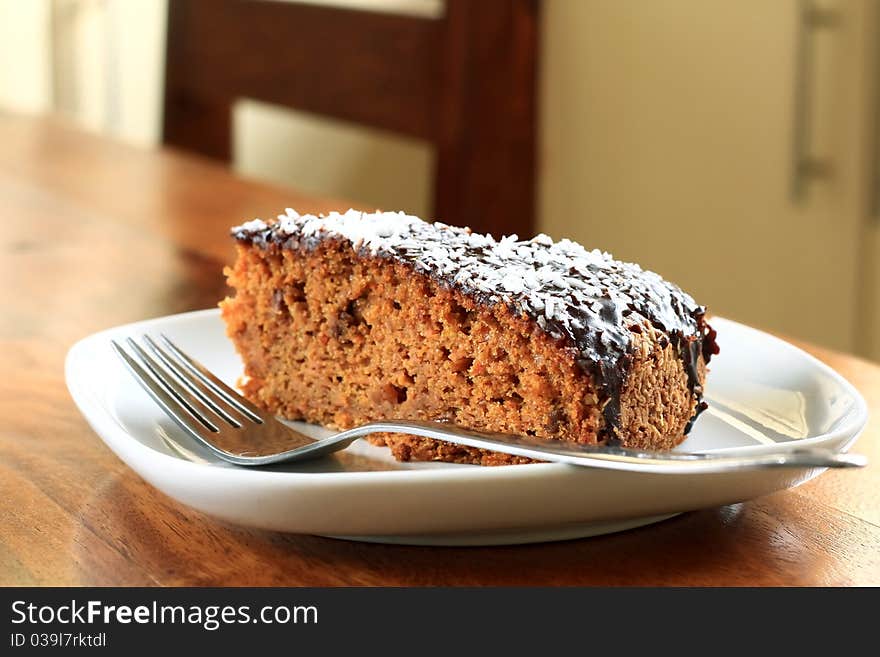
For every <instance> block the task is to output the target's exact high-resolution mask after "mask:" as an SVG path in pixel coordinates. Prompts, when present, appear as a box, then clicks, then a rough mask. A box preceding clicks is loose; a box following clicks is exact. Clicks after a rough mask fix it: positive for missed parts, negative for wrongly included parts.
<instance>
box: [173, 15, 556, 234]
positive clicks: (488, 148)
mask: <svg viewBox="0 0 880 657" xmlns="http://www.w3.org/2000/svg"><path fill="white" fill-rule="evenodd" d="M538 1H539V0H477V1H475V0H446V3H445V11H444V13H443V15H442V16H441V17H439V18H426V17H419V16H407V15H397V14H388V13H374V12H364V11H358V10H354V9H341V8H329V7H325V6H317V5H311V4H300V3H292V2H276V1H270V0H170V2H169V13H168V42H167V58H166V80H165V107H164V130H163V141H164V142H165V143H166V144H169V145H172V146H176V147H181V148H184V149H187V150H191V151H195V152H198V153H201V154H204V155H208V156H211V157H215V158H219V159H222V160H227V161H228V160H229V158H230V156H231V143H232V126H231V123H232V118H231V113H232V104H233V102H234V101H235V99H236V98H251V99H255V100H261V101H265V102H269V103H275V104H278V105H283V106H287V107H291V108H295V109H298V110H304V111H307V112H312V113H315V114H319V115H325V116H330V117H334V118H338V119H342V120H346V121H350V122H353V123H357V124H363V125H367V126H372V127H377V128H383V129H386V130H391V131H394V132H397V133H401V134H404V135H408V136H412V137H417V138H421V139H424V140H427V141H429V142H431V143H432V144H433V145H434V147H435V149H436V160H435V161H436V170H435V172H434V186H433V192H434V216H435V217H437V218H440V219H442V220H443V221H446V222H447V223H452V224H458V225H469V226H471V227H472V228H473V229H474V230H479V231H481V232H485V231H491V232H493V233H494V234H502V233H518V234H519V235H520V236H521V237H525V236H526V235H528V234H530V233H531V232H532V229H533V217H534V212H535V200H534V199H535V160H536V155H535V151H536V149H535V133H536V126H535V122H536V100H535V95H536V75H537V52H538V48H537V46H538V43H537V39H538Z"/></svg>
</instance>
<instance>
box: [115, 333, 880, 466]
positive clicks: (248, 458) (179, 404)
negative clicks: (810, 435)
mask: <svg viewBox="0 0 880 657" xmlns="http://www.w3.org/2000/svg"><path fill="white" fill-rule="evenodd" d="M142 339H143V342H144V344H145V345H146V347H147V348H146V349H144V348H143V347H141V346H140V345H139V344H138V343H137V342H136V341H135V340H133V339H132V338H130V337H129V338H127V339H126V344H127V345H128V348H129V349H130V351H131V353H129V350H127V349H125V348H123V346H122V345H120V344H119V343H118V342H116V341H115V340H113V341H112V345H113V348H114V349H115V350H116V353H117V354H119V356H120V357H121V358H122V361H123V362H124V363H125V366H126V367H127V368H128V369H129V371H130V372H131V373H132V375H133V376H134V378H135V379H136V380H137V382H138V383H139V384H140V385H141V386H142V387H143V388H144V390H145V391H146V392H147V393H148V394H149V395H150V397H152V399H153V401H155V402H156V403H157V404H158V405H159V406H160V407H161V408H162V410H163V411H165V413H167V414H168V416H169V417H170V418H171V419H172V420H174V422H175V423H177V424H178V425H179V426H180V428H181V429H183V430H184V431H185V432H186V433H187V434H188V435H189V436H190V437H191V438H193V439H194V440H196V441H197V442H198V443H200V444H201V445H203V446H204V447H206V448H207V449H208V450H210V451H211V452H212V453H213V454H214V455H216V456H217V457H218V458H220V459H223V460H224V461H228V462H229V463H234V464H236V465H241V466H263V465H270V464H275V463H282V462H289V461H302V460H305V459H313V458H317V457H320V456H324V455H326V454H330V453H332V452H336V451H339V450H342V449H345V448H346V447H348V446H349V445H350V444H351V443H352V442H354V441H355V440H357V439H358V438H362V437H364V436H367V435H369V434H373V433H379V432H391V433H404V434H410V435H416V436H425V437H427V438H437V439H440V440H445V441H447V442H451V443H456V444H460V445H468V446H470V447H479V448H482V449H488V450H494V451H497V452H505V453H508V454H514V455H518V456H525V457H529V458H532V459H537V460H541V461H558V462H563V463H570V464H575V465H581V466H590V467H594V468H606V469H614V470H628V471H635V472H655V473H657V472H661V473H701V472H720V471H732V470H743V469H752V468H764V467H807V468H847V467H861V466H864V465H865V464H866V459H865V458H864V457H863V456H860V455H857V454H846V453H842V452H833V451H831V450H827V449H821V448H802V449H801V448H791V447H788V448H784V447H782V446H780V449H779V450H776V451H773V452H770V453H762V454H756V455H736V454H724V453H721V454H712V453H697V454H694V453H678V452H648V451H639V450H634V449H626V448H621V447H607V446H602V445H580V444H576V443H569V442H563V441H542V440H539V439H534V438H530V437H528V436H515V435H510V434H503V433H492V432H486V431H473V430H471V429H465V428H463V427H459V426H455V425H452V424H447V423H440V422H426V421H417V420H383V421H379V422H370V423H369V424H364V425H362V426H359V427H355V428H354V429H349V430H348V431H343V432H341V433H337V434H336V435H333V436H330V437H329V438H324V439H322V440H315V439H313V438H311V437H309V436H306V435H304V434H302V433H300V432H298V431H296V430H295V429H293V428H291V427H289V426H287V425H285V424H283V423H282V422H280V421H279V420H277V419H276V418H275V417H274V416H272V415H271V414H269V413H266V412H265V411H263V410H262V409H260V408H257V407H256V406H254V405H253V404H251V403H250V402H249V401H247V400H246V399H244V398H243V397H242V396H241V395H239V394H238V393H237V392H235V391H234V390H232V389H231V388H230V387H229V386H227V385H226V384H225V383H223V382H222V381H221V380H220V379H219V378H217V376H215V375H214V374H212V373H211V372H210V371H209V370H208V369H207V368H206V367H205V366H204V365H202V364H200V363H199V362H198V361H196V360H195V359H193V358H192V357H191V356H188V355H187V354H185V353H184V352H183V351H181V350H180V349H179V348H178V347H177V346H176V345H175V344H174V343H173V342H172V341H171V340H170V339H168V338H167V337H166V336H165V335H161V336H160V337H159V339H158V341H157V340H155V339H153V338H151V337H150V336H148V335H144V336H143V338H142ZM160 343H161V344H160ZM166 439H169V440H171V441H172V442H174V439H172V438H170V437H167V436H166Z"/></svg>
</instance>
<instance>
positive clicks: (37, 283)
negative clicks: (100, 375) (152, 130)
mask: <svg viewBox="0 0 880 657" xmlns="http://www.w3.org/2000/svg"><path fill="white" fill-rule="evenodd" d="M341 205H344V204H340V203H337V202H334V201H332V200H328V199H315V198H308V197H304V196H302V195H300V194H297V193H295V192H292V191H285V190H280V189H274V188H271V187H268V186H264V185H261V184H257V183H254V182H250V181H246V180H242V179H241V178H237V177H235V176H233V175H231V174H230V173H228V172H227V171H226V170H225V169H223V168H222V167H220V166H218V165H216V164H212V163H211V162H209V161H207V160H201V159H196V158H193V157H191V156H181V155H179V154H175V153H174V152H169V151H158V152H155V151H154V152H151V151H141V150H136V149H133V148H130V147H126V146H123V145H119V144H116V143H113V142H110V141H106V140H103V139H100V138H98V137H94V136H90V135H87V134H85V133H82V132H79V131H77V130H75V129H73V128H70V127H66V126H64V125H62V124H60V123H57V122H53V121H48V120H38V119H30V118H21V117H16V116H8V115H0V213H2V224H0V225H2V231H0V254H2V255H0V273H2V276H3V285H2V288H0V308H2V312H0V350H2V358H0V584H3V585H292V586H294V585H495V584H500V585H573V584H588V585H594V584H615V585H630V584H635V585H643V584H650V585H878V584H880V549H878V547H880V448H878V440H877V437H878V433H880V423H878V422H880V421H878V419H877V414H876V413H875V417H873V418H872V420H871V422H870V424H869V426H868V428H867V430H866V431H865V433H864V434H863V435H862V437H861V438H860V439H859V441H858V443H857V444H856V446H855V447H854V449H855V450H857V451H859V452H862V453H865V454H867V455H868V457H869V458H870V459H871V465H870V466H869V467H868V468H866V469H863V470H860V471H846V472H828V473H826V474H824V475H822V476H821V477H819V478H818V479H816V480H814V481H812V482H810V483H808V484H806V485H804V486H802V487H800V488H798V489H796V490H792V491H785V492H780V493H777V494H774V495H770V496H767V497H764V498H761V499H759V500H755V501H751V502H747V503H743V504H735V505H731V506H726V507H722V508H718V509H711V510H707V511H700V512H696V513H688V514H684V515H682V516H679V517H677V518H674V519H671V520H668V521H666V522H663V523H660V524H657V525H654V526H650V527H646V528H642V529H636V530H631V531H627V532H623V533H619V534H614V535H610V536H604V537H598V538H591V539H583V540H576V541H567V542H561V543H553V544H543V545H532V546H523V547H494V548H427V547H424V548H423V547H392V546H382V545H370V544H360V543H350V542H345V541H341V540H332V539H323V538H316V537H310V536H294V535H285V534H279V533H272V532H263V531H254V530H248V529H241V528H238V527H232V526H227V525H223V524H219V523H217V522H215V521H213V520H211V519H209V518H206V517H204V516H202V515H200V514H198V513H195V512H193V511H191V510H189V509H187V508H185V507H182V506H181V505H179V504H177V503H176V502H174V501H172V500H170V499H169V498H167V497H165V496H164V495H162V494H161V493H159V492H157V491H156V490H154V489H152V488H151V487H150V486H148V485H147V484H146V483H144V482H143V481H142V480H141V479H140V478H139V477H138V476H137V475H135V474H134V473H133V472H131V471H130V470H129V469H128V468H127V467H126V466H124V465H123V464H122V463H121V462H120V461H119V460H118V459H117V458H116V457H115V456H114V455H113V454H112V453H111V452H110V451H109V450H108V449H107V448H106V447H105V446H104V445H103V443H102V442H101V441H100V439H99V438H98V437H97V436H96V435H95V434H94V433H93V432H92V431H91V429H90V428H89V427H88V425H87V424H86V422H85V420H84V419H83V418H82V417H81V416H80V414H79V412H78V411H77V409H76V407H75V406H74V404H73V402H72V400H71V399H70V396H69V395H68V392H67V389H66V387H65V384H64V374H63V363H64V357H65V354H66V352H67V350H68V348H69V347H70V346H71V345H72V344H73V343H74V342H75V341H76V340H78V339H80V338H82V337H84V336H86V335H88V334H90V333H92V332H94V331H98V330H100V329H104V328H108V327H111V326H114V325H117V324H121V323H124V322H132V321H136V320H140V319H144V318H147V317H152V316H159V315H165V314H169V313H176V312H182V311H186V310H193V309H197V308H205V307H210V306H213V305H215V304H216V303H217V301H218V299H220V298H221V297H222V296H223V295H224V293H225V288H224V282H223V278H222V275H221V267H222V265H223V263H224V262H226V261H227V260H228V258H229V257H230V254H231V244H230V240H229V239H228V237H227V228H228V227H229V226H230V225H232V224H234V223H237V222H239V221H240V220H243V219H249V218H252V217H255V216H272V215H273V214H275V213H277V211H278V210H279V209H280V208H283V207H285V206H295V207H297V208H298V209H299V210H301V211H302V210H310V211H322V210H329V209H331V208H337V207H340V206H341ZM801 346H803V347H804V348H806V349H807V350H808V351H810V352H812V353H813V354H815V355H817V356H818V357H819V358H821V359H822V360H823V361H825V362H826V363H828V364H830V365H831V366H832V367H834V368H835V369H837V370H838V371H839V372H841V373H842V374H843V375H844V376H846V377H847V378H848V379H849V380H850V381H852V383H853V384H854V385H855V386H856V387H857V388H858V389H859V390H861V391H862V393H863V394H864V395H865V397H866V399H867V401H868V404H869V406H870V407H871V409H872V410H876V409H878V408H880V368H878V367H877V366H875V365H872V364H870V363H867V362H864V361H862V360H859V359H857V358H853V357H850V356H846V355H842V354H838V353H833V352H830V351H825V350H821V349H817V348H814V347H810V346H809V345H801Z"/></svg>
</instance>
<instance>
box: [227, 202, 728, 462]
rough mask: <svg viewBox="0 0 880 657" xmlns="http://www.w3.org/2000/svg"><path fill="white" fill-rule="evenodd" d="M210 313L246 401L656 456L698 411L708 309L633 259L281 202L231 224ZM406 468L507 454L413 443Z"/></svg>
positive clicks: (708, 346) (280, 409)
mask: <svg viewBox="0 0 880 657" xmlns="http://www.w3.org/2000/svg"><path fill="white" fill-rule="evenodd" d="M232 235H233V237H234V239H235V240H236V242H237V246H236V248H237V259H236V261H235V264H234V265H233V266H232V267H229V268H227V269H226V270H225V273H226V275H227V277H228V282H229V285H230V286H231V287H232V288H233V289H234V290H235V295H234V296H232V297H230V298H227V299H226V300H224V301H223V302H222V303H221V304H220V305H221V308H222V315H223V318H224V319H225V321H226V324H227V332H228V335H229V337H230V338H231V339H232V341H233V342H234V344H235V347H236V349H237V350H238V352H239V354H240V355H241V357H242V359H243V361H244V366H245V377H243V379H242V390H243V392H244V394H245V395H246V396H247V397H248V398H249V399H251V400H252V401H253V402H254V403H256V404H258V405H259V406H261V407H263V408H266V409H268V410H270V411H272V412H274V413H276V414H278V415H281V416H283V417H285V418H289V419H296V420H305V421H308V422H313V423H317V424H322V425H325V426H329V427H335V428H339V429H343V428H348V427H352V426H355V425H358V424H361V423H365V422H368V421H371V420H377V419H391V418H395V419H420V420H437V421H443V422H451V423H455V424H459V425H462V426H466V427H470V428H474V429H486V430H490V431H502V432H508V433H515V434H522V435H530V436H535V437H538V438H541V439H546V440H565V441H574V442H579V443H585V444H594V443H602V442H604V443H607V444H617V445H623V446H630V447H640V448H649V449H668V448H672V447H674V446H675V445H677V444H678V443H679V442H681V441H682V440H683V439H684V436H685V435H686V434H687V432H688V431H689V429H690V427H691V426H692V425H693V423H694V421H695V420H696V418H697V416H698V415H699V414H700V412H701V411H702V410H703V409H704V408H705V407H706V404H705V403H704V402H703V401H702V394H703V385H704V381H705V377H706V365H707V363H708V362H709V359H710V358H711V357H712V355H713V354H715V353H717V352H718V347H717V345H716V342H715V332H714V331H713V330H712V329H711V327H710V326H709V325H708V324H707V323H706V319H705V309H704V308H703V307H702V306H700V305H697V304H696V303H695V302H694V300H693V299H692V298H691V297H690V296H688V295H687V294H686V293H684V292H683V291H682V290H681V289H679V288H678V287H677V286H675V285H673V284H671V283H668V282H667V281H665V280H663V279H662V278H661V277H660V276H658V275H657V274H655V273H653V272H650V271H644V270H642V269H641V268H640V267H639V266H638V265H635V264H629V263H624V262H619V261H617V260H614V259H613V258H612V257H611V256H610V255H609V254H607V253H603V252H601V251H597V250H593V251H588V250H586V249H584V248H583V247H582V246H580V245H579V244H576V243H574V242H571V241H569V240H565V239H563V240H560V241H558V242H554V241H553V240H552V239H550V238H549V237H547V236H546V235H538V236H536V237H534V238H532V239H529V240H520V239H519V238H518V237H517V236H516V235H511V236H507V237H502V238H500V239H495V238H493V237H492V236H490V235H480V234H477V233H474V232H472V231H471V230H469V229H467V228H458V227H454V226H448V225H445V224H442V223H438V222H435V223H428V222H425V221H422V220H421V219H418V218H417V217H413V216H409V215H406V214H403V213H397V212H375V213H362V212H358V211H354V210H349V211H348V212H345V213H336V212H333V213H330V214H328V215H326V216H314V215H300V214H297V213H296V212H294V211H293V210H287V212H286V213H285V214H282V215H280V216H279V217H278V218H277V219H276V220H274V221H269V222H267V221H262V220H254V221H250V222H247V223H245V224H242V225H241V226H238V227H236V228H233V229H232ZM375 440H376V441H377V442H379V443H380V444H386V445H388V446H389V447H390V448H391V450H392V452H393V453H394V455H395V456H396V457H397V458H398V459H401V460H409V459H418V460H443V461H454V462H461V463H478V464H483V465H497V464H507V463H518V462H523V461H525V460H526V459H522V458H520V457H516V456H510V455H506V454H499V453H496V452H488V451H485V450H479V449H475V448H470V447H465V446H459V445H452V444H449V443H445V442H442V441H436V440H431V439H427V438H420V437H415V436H407V435H397V434H394V435H390V434H389V435H383V436H380V437H378V438H376V439H375Z"/></svg>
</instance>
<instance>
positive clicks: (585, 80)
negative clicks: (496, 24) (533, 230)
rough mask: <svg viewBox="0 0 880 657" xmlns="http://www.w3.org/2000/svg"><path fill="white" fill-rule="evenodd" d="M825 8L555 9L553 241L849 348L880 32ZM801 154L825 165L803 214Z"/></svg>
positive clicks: (550, 173) (747, 315) (680, 5)
mask: <svg viewBox="0 0 880 657" xmlns="http://www.w3.org/2000/svg"><path fill="white" fill-rule="evenodd" d="M816 4H817V5H818V2H817V3H816ZM823 7H824V8H825V9H827V10H828V11H829V12H832V13H814V14H811V16H812V20H811V19H810V18H809V17H808V16H807V15H806V13H807V12H806V11H805V10H804V8H805V5H804V4H803V3H801V2H798V1H797V0H774V2H766V1H765V0H737V1H735V2H731V1H730V0H723V1H721V0H664V1H662V2H659V1H658V2H654V1H650V0H642V1H639V2H620V1H618V0H583V1H577V2H573V1H568V0H548V2H547V3H546V5H545V14H544V34H543V38H544V57H543V85H544V88H543V96H542V97H543V99H544V106H543V108H542V128H543V140H544V152H543V154H542V155H543V171H542V188H541V224H542V225H541V228H542V230H544V231H545V232H547V233H549V234H551V235H552V236H554V237H557V238H558V237H563V236H569V237H572V238H573V239H576V240H578V241H580V242H582V243H583V244H585V245H586V246H588V247H596V248H601V249H604V250H607V251H609V252H611V253H613V254H614V255H615V256H616V257H618V258H621V259H625V260H631V261H636V262H639V263H640V264H642V266H643V267H645V268H648V269H653V270H655V271H657V272H659V273H660V274H662V275H663V276H665V277H667V278H668V279H670V280H672V281H675V282H677V283H678V284H680V285H681V286H682V287H683V288H685V289H686V290H687V291H689V292H690V293H691V294H692V295H693V296H694V297H695V298H696V299H697V300H698V301H699V302H700V303H704V304H706V305H708V306H709V308H710V311H713V312H715V313H717V314H722V315H725V316H728V317H731V318H733V319H737V320H740V321H744V322H747V323H750V324H752V325H755V326H758V327H762V328H766V329H770V330H774V331H778V332H782V333H785V334H787V335H790V336H792V337H798V338H804V339H808V340H812V341H815V342H817V343H820V344H825V345H828V346H832V347H836V348H842V349H850V350H852V349H854V348H855V347H856V335H857V329H858V321H859V305H860V304H859V268H860V262H859V258H860V236H861V232H862V230H863V221H862V217H863V216H864V215H863V213H864V208H863V202H862V201H863V198H862V197H863V196H864V193H863V186H864V177H865V176H864V170H865V167H866V164H865V161H866V159H868V158H866V157H865V153H866V143H865V142H866V138H865V123H866V103H867V97H868V89H866V88H865V87H866V84H865V83H866V80H865V77H866V76H865V70H866V66H867V63H868V59H869V57H868V51H867V43H868V41H869V33H870V31H871V30H870V29H869V28H870V26H869V25H868V23H869V21H867V19H866V11H867V4H866V2H864V0H844V1H841V2H838V3H836V4H834V5H831V4H830V3H829V4H825V5H823ZM799 52H800V53H801V55H802V56H799V55H798V53H799ZM799 84H800V85H801V86H800V87H798V85H799ZM798 89H799V91H798ZM796 144H801V145H802V146H803V147H802V149H801V150H802V151H803V152H802V153H801V154H800V156H799V157H796V150H797V149H796V148H795V145H796ZM807 155H810V156H812V157H813V158H814V159H817V160H821V162H822V163H823V166H819V167H814V168H815V169H817V170H818V172H817V173H816V174H815V175H814V176H812V177H810V179H809V180H804V181H803V185H802V186H801V189H802V191H803V193H802V195H801V196H800V197H798V198H795V195H794V189H793V187H794V185H793V176H794V171H795V167H797V166H799V165H798V163H797V162H796V160H797V159H799V158H800V159H801V160H803V159H804V157H806V156H807ZM800 166H802V167H803V166H804V165H803V164H801V165H800Z"/></svg>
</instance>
